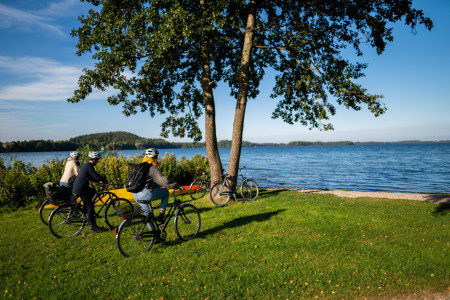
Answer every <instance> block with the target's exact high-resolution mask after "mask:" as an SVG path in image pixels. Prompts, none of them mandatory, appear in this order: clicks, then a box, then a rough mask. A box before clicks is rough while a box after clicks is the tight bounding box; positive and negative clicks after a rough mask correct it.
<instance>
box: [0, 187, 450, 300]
mask: <svg viewBox="0 0 450 300" xmlns="http://www.w3.org/2000/svg"><path fill="white" fill-rule="evenodd" d="M183 202H188V203H193V204H194V205H195V206H197V207H198V208H199V210H200V214H201V218H202V227H201V231H200V234H199V236H198V237H197V238H196V239H193V240H191V241H188V242H181V241H180V240H179V239H178V238H177V236H176V234H175V232H174V230H173V226H169V227H168V228H167V240H166V242H165V243H163V244H157V245H154V246H153V248H152V249H151V250H150V251H149V252H148V253H146V254H143V255H141V256H139V257H134V258H124V257H123V256H121V255H120V253H119V251H118V250H117V246H116V242H115V236H114V232H111V231H110V232H102V233H89V231H88V230H87V228H85V229H84V231H83V232H82V233H81V234H80V236H77V237H74V238H69V239H56V238H54V237H53V236H52V235H51V234H50V232H49V230H48V227H47V226H45V225H44V224H42V223H41V222H40V220H39V217H38V212H37V210H36V209H33V210H25V209H22V210H19V211H16V212H13V213H9V214H3V215H2V217H1V218H0V227H1V228H2V229H3V231H4V234H1V235H0V245H2V246H3V247H2V251H0V261H1V262H2V268H0V282H1V283H2V289H1V291H0V292H1V296H0V297H1V298H6V299H9V298H11V299H33V298H35V297H38V298H41V299H64V298H68V295H69V296H70V297H69V298H71V299H270V300H272V299H349V300H351V299H394V298H395V299H448V296H449V291H448V283H449V270H450V261H449V260H448V255H447V254H448V242H449V241H450V231H449V230H448V228H449V226H450V218H448V216H447V215H443V214H439V213H437V212H436V211H437V209H438V208H439V204H435V203H426V202H421V201H407V200H399V199H396V200H389V199H378V198H360V199H350V198H340V197H336V196H333V195H329V194H313V193H300V192H296V191H286V190H284V191H283V190H270V191H268V190H267V191H262V193H261V195H260V198H259V199H258V200H256V201H254V202H247V201H238V202H234V201H233V202H231V203H229V204H228V205H227V206H225V207H216V206H214V205H212V204H211V203H210V201H209V200H208V199H200V200H196V201H191V200H190V198H189V196H184V199H183ZM155 206H156V207H158V206H159V203H156V204H155ZM98 223H99V224H100V225H103V224H102V219H98ZM423 293H425V294H423ZM426 293H428V294H426ZM427 295H428V297H427ZM440 296H442V297H440Z"/></svg>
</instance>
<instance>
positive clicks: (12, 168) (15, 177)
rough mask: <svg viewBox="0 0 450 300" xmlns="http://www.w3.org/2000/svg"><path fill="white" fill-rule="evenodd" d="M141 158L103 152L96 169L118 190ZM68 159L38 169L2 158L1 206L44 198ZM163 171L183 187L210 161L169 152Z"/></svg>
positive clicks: (57, 179)
mask: <svg viewBox="0 0 450 300" xmlns="http://www.w3.org/2000/svg"><path fill="white" fill-rule="evenodd" d="M89 151H91V150H90V149H89V146H86V147H85V148H84V149H82V153H83V154H82V157H85V159H86V160H87V152H89ZM142 158H143V157H142V155H135V156H132V157H126V158H124V157H123V156H122V155H117V154H115V153H112V152H109V153H103V154H102V159H101V160H100V161H99V163H98V164H97V166H96V167H95V168H96V170H97V172H98V173H100V174H101V175H103V176H104V177H106V178H107V179H108V180H110V181H112V182H114V183H115V184H116V187H118V188H121V187H124V186H125V184H126V181H127V178H128V172H129V167H128V165H129V164H130V163H140V162H141V161H142ZM65 164H66V161H65V160H52V161H50V162H48V164H42V166H40V167H39V168H35V167H33V166H32V165H31V164H25V163H24V162H23V161H21V160H14V161H13V162H12V164H10V165H8V166H5V165H4V163H3V159H2V158H1V157H0V207H1V208H5V207H7V208H10V209H17V208H19V207H24V206H27V205H30V204H33V203H36V202H38V201H39V202H40V201H42V199H44V198H45V192H44V188H43V185H44V183H46V182H49V181H51V182H58V183H59V180H60V179H61V176H62V174H63V172H64V167H65ZM160 166H161V172H162V173H163V174H164V175H166V176H167V177H169V178H171V179H173V180H175V181H176V182H178V183H179V184H181V185H189V184H190V183H191V182H192V180H193V179H194V178H195V177H196V176H198V175H200V174H201V173H202V172H209V165H208V160H207V159H206V157H204V156H203V155H200V154H197V155H195V156H193V157H192V158H191V159H190V160H189V159H186V158H185V157H184V156H182V157H181V158H180V159H177V158H176V157H175V155H174V154H169V153H166V156H165V157H164V158H163V159H161V160H160Z"/></svg>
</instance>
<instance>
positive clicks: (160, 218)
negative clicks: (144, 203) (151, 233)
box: [155, 213, 164, 223]
mask: <svg viewBox="0 0 450 300" xmlns="http://www.w3.org/2000/svg"><path fill="white" fill-rule="evenodd" d="M155 219H156V221H158V222H159V223H164V213H159V216H157V217H156V218H155Z"/></svg>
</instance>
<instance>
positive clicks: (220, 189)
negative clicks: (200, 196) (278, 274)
mask: <svg viewBox="0 0 450 300" xmlns="http://www.w3.org/2000/svg"><path fill="white" fill-rule="evenodd" d="M244 169H246V167H245V166H244V167H242V168H240V169H239V177H241V181H240V182H239V184H237V185H236V188H235V189H232V188H231V186H232V179H234V178H233V176H231V175H228V174H225V175H222V177H223V181H222V182H216V183H214V185H213V186H212V187H211V189H210V191H209V197H210V199H211V202H212V203H214V204H215V205H217V206H224V205H226V204H227V203H228V201H230V199H231V197H233V198H234V200H235V201H236V195H237V191H238V189H239V190H240V194H241V196H242V197H243V198H244V199H245V200H247V201H254V200H256V199H257V198H258V195H259V187H258V184H257V183H256V182H255V181H254V180H253V179H250V178H247V177H246V176H244V175H243V174H242V173H241V170H244Z"/></svg>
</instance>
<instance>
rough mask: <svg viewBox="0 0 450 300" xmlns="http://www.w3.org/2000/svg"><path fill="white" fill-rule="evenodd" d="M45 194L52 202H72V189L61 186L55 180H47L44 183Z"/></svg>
mask: <svg viewBox="0 0 450 300" xmlns="http://www.w3.org/2000/svg"><path fill="white" fill-rule="evenodd" d="M44 189H45V195H46V196H47V198H48V201H49V202H50V203H51V204H61V203H66V202H72V201H73V196H72V190H71V189H68V188H66V187H63V186H59V185H58V184H57V183H55V182H47V183H46V184H44Z"/></svg>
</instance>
